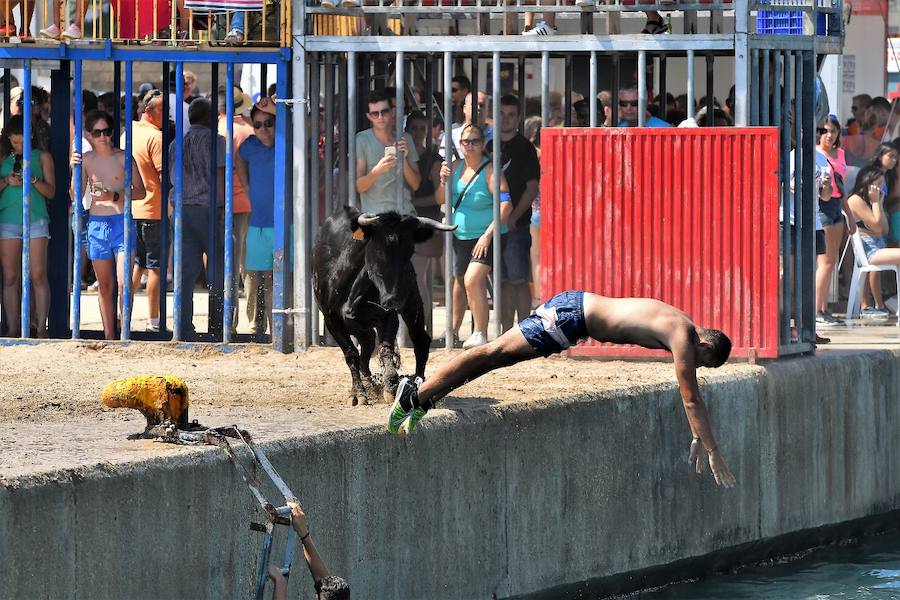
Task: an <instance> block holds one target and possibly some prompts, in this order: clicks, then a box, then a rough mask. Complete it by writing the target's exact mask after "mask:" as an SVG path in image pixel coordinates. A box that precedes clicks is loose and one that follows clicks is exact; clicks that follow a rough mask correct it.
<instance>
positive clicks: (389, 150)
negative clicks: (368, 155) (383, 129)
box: [384, 146, 397, 158]
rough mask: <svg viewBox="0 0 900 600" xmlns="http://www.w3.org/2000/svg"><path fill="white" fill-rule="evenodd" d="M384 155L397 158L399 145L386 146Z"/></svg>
mask: <svg viewBox="0 0 900 600" xmlns="http://www.w3.org/2000/svg"><path fill="white" fill-rule="evenodd" d="M384 155H385V156H393V157H395V158H396V157H397V146H386V147H385V148H384Z"/></svg>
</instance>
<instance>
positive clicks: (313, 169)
mask: <svg viewBox="0 0 900 600" xmlns="http://www.w3.org/2000/svg"><path fill="white" fill-rule="evenodd" d="M326 56H327V54H326ZM320 57H321V55H320V54H319V53H318V52H310V63H309V125H310V134H309V140H310V147H311V148H312V152H310V153H309V192H308V194H309V198H310V199H311V202H310V203H309V220H310V231H316V230H317V229H318V227H319V201H320V200H321V196H320V195H319V136H320V135H321V134H320V132H319V114H320V108H321V106H320V104H319V83H320V81H321V68H322V60H321V59H320ZM331 68H332V67H331V63H330V61H328V60H326V61H325V70H326V72H327V71H328V70H329V69H331ZM326 131H327V128H326ZM325 164H326V169H325V181H326V182H327V181H328V180H329V177H328V171H329V169H328V168H327V165H328V163H325ZM327 189H328V188H327V187H326V190H327ZM326 197H327V195H326ZM309 242H310V243H309V244H308V245H307V248H306V252H310V253H311V252H312V239H310V240H309ZM310 316H311V318H312V323H311V329H312V344H313V346H318V345H319V311H318V310H314V311H312V315H310Z"/></svg>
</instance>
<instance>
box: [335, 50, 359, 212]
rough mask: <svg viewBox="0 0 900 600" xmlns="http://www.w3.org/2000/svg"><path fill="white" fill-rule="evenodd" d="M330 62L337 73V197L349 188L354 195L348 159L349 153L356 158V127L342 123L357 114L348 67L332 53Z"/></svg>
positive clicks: (352, 168) (353, 167)
mask: <svg viewBox="0 0 900 600" xmlns="http://www.w3.org/2000/svg"><path fill="white" fill-rule="evenodd" d="M332 62H333V63H334V68H335V69H337V73H338V77H337V84H338V102H339V104H338V123H339V126H338V133H339V134H340V137H339V138H338V145H339V151H338V173H339V176H338V197H339V198H347V197H348V196H349V195H350V191H351V190H353V195H354V196H355V195H356V163H355V162H351V161H350V157H351V154H352V156H353V159H354V161H355V160H356V129H355V128H354V129H350V127H349V126H347V127H344V124H346V123H349V119H350V115H351V114H353V115H356V114H357V113H356V110H357V109H356V105H355V104H353V103H352V102H351V96H350V94H349V87H348V86H349V85H350V81H351V77H352V76H351V75H348V69H342V68H341V60H340V58H339V57H338V55H334V59H333V61H332ZM354 68H355V67H354ZM352 98H353V99H354V100H355V99H356V96H355V95H354V96H352ZM354 118H355V117H354ZM354 123H355V121H354Z"/></svg>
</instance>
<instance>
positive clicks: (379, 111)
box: [356, 90, 421, 215]
mask: <svg viewBox="0 0 900 600" xmlns="http://www.w3.org/2000/svg"><path fill="white" fill-rule="evenodd" d="M366 105H367V107H368V110H367V112H366V117H367V118H368V119H369V123H371V124H372V126H371V127H370V128H369V129H366V130H364V131H360V132H359V133H357V134H356V191H357V192H358V193H359V201H360V208H361V210H362V211H363V212H367V213H372V214H377V213H383V212H388V211H392V210H393V211H397V212H399V213H401V214H404V215H414V214H416V210H415V208H413V205H412V190H417V189H419V185H420V183H421V176H420V174H419V167H418V162H419V154H418V153H417V152H416V148H415V145H414V144H413V140H412V137H411V136H410V135H409V134H408V133H406V134H404V135H403V137H402V138H401V139H399V140H398V139H397V136H396V132H395V123H396V121H395V118H396V117H395V109H394V107H393V106H392V105H391V99H390V98H389V97H388V95H387V94H386V93H385V92H384V91H383V90H374V91H372V92H370V93H369V96H368V98H367V99H366ZM398 160H402V161H403V181H402V182H400V183H399V185H402V186H403V191H402V198H403V202H402V205H401V206H400V207H398V206H397V185H398V182H397V161H398Z"/></svg>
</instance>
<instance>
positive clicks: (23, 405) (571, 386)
mask: <svg viewBox="0 0 900 600" xmlns="http://www.w3.org/2000/svg"><path fill="white" fill-rule="evenodd" d="M435 320H436V324H439V323H440V322H441V320H442V315H441V316H440V317H439V315H436V319H435ZM827 335H829V336H832V337H833V340H834V341H833V342H832V344H830V345H829V346H824V347H822V348H820V350H819V351H820V352H823V353H826V352H847V351H850V352H853V351H857V350H860V349H876V348H881V349H896V348H897V347H898V346H900V328H898V327H896V326H893V324H892V323H891V324H882V325H881V326H877V327H871V326H859V325H854V326H853V327H846V328H838V329H837V330H835V331H834V332H831V331H829V332H828V333H827ZM458 352H460V351H458V350H457V351H453V352H451V353H448V352H445V351H443V350H437V351H433V352H432V353H431V357H430V359H429V365H428V373H429V374H430V373H433V372H434V370H435V369H436V368H437V367H438V366H439V365H441V364H443V363H444V362H446V361H447V360H449V359H450V358H451V357H452V356H454V355H455V354H456V353H458ZM402 360H403V365H402V366H401V369H400V372H401V373H409V372H411V371H412V370H413V365H414V360H413V356H412V351H411V350H403V351H402ZM372 367H373V371H377V368H376V361H375V360H373V361H372ZM754 369H761V367H755V366H751V365H747V364H741V363H737V364H729V365H726V366H724V367H722V368H720V369H717V370H707V369H702V370H701V371H700V372H699V376H700V381H701V384H702V383H703V382H704V380H709V379H711V378H715V377H716V376H718V375H719V374H724V375H727V374H729V373H746V372H751V371H752V370H754ZM166 373H169V374H173V375H177V376H179V377H181V378H183V379H184V380H185V381H186V382H187V384H188V386H189V388H190V393H191V409H190V415H191V418H192V419H197V420H199V421H200V422H201V423H203V424H204V425H208V426H223V425H231V424H237V425H239V426H241V427H242V428H245V429H247V430H249V431H250V432H251V433H253V435H254V436H255V437H256V438H257V439H259V440H262V441H266V440H273V439H279V438H285V437H293V436H304V435H314V434H316V433H319V432H323V431H331V430H340V429H347V428H352V427H365V426H376V427H382V426H383V423H384V417H385V411H386V409H387V405H386V404H383V403H382V404H376V405H373V406H358V407H351V406H349V403H348V400H347V399H348V395H349V390H350V375H349V372H348V370H347V367H346V365H345V363H344V359H343V355H342V354H341V353H340V351H339V350H338V349H336V348H316V349H313V350H311V351H309V352H307V353H305V354H288V355H285V354H279V353H277V352H274V351H272V350H271V349H270V348H269V347H268V346H258V345H251V344H247V345H236V346H232V351H229V352H223V351H222V349H221V348H220V347H217V346H213V345H199V344H198V345H191V346H179V345H177V344H174V343H160V342H132V343H128V344H124V343H119V342H111V343H104V342H75V341H68V342H51V343H42V344H32V345H27V344H26V345H13V346H0V484H2V483H4V479H7V480H8V478H11V477H16V476H21V475H29V474H34V473H47V472H52V471H55V470H59V469H77V468H82V467H91V466H93V465H97V464H98V463H99V464H115V463H121V462H126V461H131V460H141V459H146V458H150V457H154V456H161V455H166V454H174V453H181V452H196V451H198V450H197V449H193V448H182V447H175V446H172V445H168V444H162V443H159V442H154V441H150V440H129V439H127V437H128V435H129V434H133V433H138V432H140V431H142V430H143V428H144V418H143V416H142V415H141V414H140V413H138V412H136V411H133V410H127V409H119V410H109V409H105V408H104V407H102V406H101V404H100V390H101V389H102V388H103V386H104V385H105V384H106V383H107V382H108V381H110V380H112V379H118V378H121V377H126V376H129V375H140V374H166ZM674 381H675V376H674V372H673V370H672V366H671V364H670V363H666V362H624V361H599V360H591V361H589V360H571V359H565V358H561V357H553V358H549V359H538V360H535V361H531V362H528V363H522V364H519V365H516V366H514V367H510V368H507V369H502V370H500V371H495V372H493V373H489V374H488V375H486V376H484V377H482V378H481V379H479V380H477V381H474V382H472V383H470V384H468V385H466V386H464V387H462V388H460V389H459V390H457V391H456V392H455V393H454V394H453V395H451V397H450V398H448V400H447V401H446V402H445V403H443V404H442V405H441V406H442V407H444V408H443V409H441V410H453V411H461V412H465V411H466V410H471V409H472V408H473V407H476V408H482V407H484V406H485V405H486V404H500V403H507V402H528V401H535V400H542V399H552V398H559V397H565V396H572V395H574V394H578V393H583V392H615V390H634V389H635V388H637V387H640V386H645V385H655V384H659V383H665V382H671V383H673V384H674ZM473 400H474V401H473Z"/></svg>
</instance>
